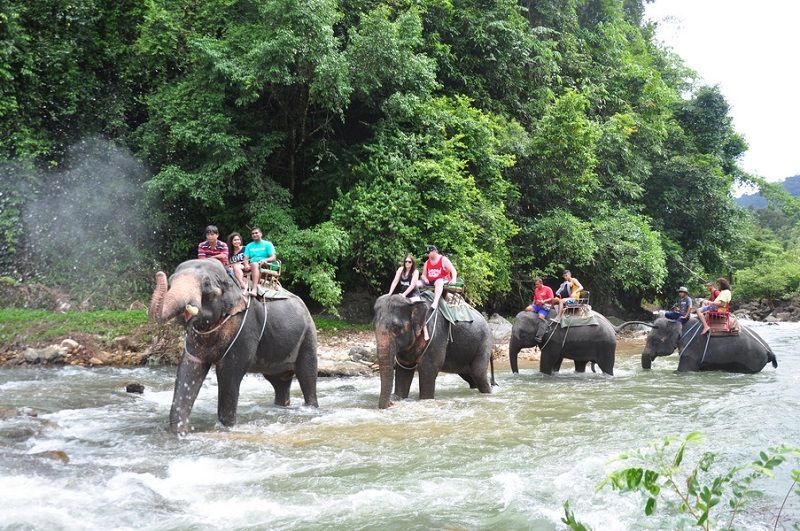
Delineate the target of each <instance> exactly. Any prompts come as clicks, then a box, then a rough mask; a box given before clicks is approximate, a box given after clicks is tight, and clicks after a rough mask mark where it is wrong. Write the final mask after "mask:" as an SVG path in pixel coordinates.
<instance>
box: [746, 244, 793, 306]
mask: <svg viewBox="0 0 800 531" xmlns="http://www.w3.org/2000/svg"><path fill="white" fill-rule="evenodd" d="M798 258H800V251H799V250H797V249H794V250H792V251H788V252H785V253H781V254H770V255H766V256H764V257H762V259H761V261H759V262H757V263H755V264H753V265H752V266H750V267H746V268H744V269H740V270H739V271H737V272H736V274H735V275H734V289H735V292H734V296H735V298H737V299H740V300H752V299H761V298H767V299H790V298H791V297H792V296H794V295H796V294H798V293H800V260H799V259H798Z"/></svg>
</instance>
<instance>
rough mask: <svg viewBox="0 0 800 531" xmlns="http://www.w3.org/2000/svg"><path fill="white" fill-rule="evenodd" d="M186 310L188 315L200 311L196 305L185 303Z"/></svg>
mask: <svg viewBox="0 0 800 531" xmlns="http://www.w3.org/2000/svg"><path fill="white" fill-rule="evenodd" d="M186 311H187V312H188V313H189V314H190V315H197V314H198V313H200V308H198V307H197V306H192V305H191V304H187V305H186Z"/></svg>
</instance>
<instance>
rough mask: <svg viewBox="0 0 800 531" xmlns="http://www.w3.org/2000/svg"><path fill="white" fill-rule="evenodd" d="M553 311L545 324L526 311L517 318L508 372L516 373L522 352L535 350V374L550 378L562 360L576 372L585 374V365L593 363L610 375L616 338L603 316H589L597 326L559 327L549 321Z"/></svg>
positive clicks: (552, 311)
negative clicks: (537, 355)
mask: <svg viewBox="0 0 800 531" xmlns="http://www.w3.org/2000/svg"><path fill="white" fill-rule="evenodd" d="M555 313H556V312H555V310H551V311H550V316H549V318H548V319H547V320H544V319H540V318H539V317H538V316H536V315H535V314H532V313H531V312H528V311H521V312H519V313H518V314H517V317H516V320H515V321H514V325H513V326H512V327H511V342H510V343H509V347H508V357H509V361H510V363H511V371H512V372H514V373H518V372H519V368H518V365H517V358H518V356H519V351H520V350H522V349H523V348H530V347H535V346H538V347H539V348H540V349H541V354H540V356H539V371H540V372H542V373H544V374H553V371H558V370H559V368H560V367H561V361H562V360H563V359H564V358H568V359H571V360H573V361H574V362H575V371H576V372H585V371H586V364H587V363H590V362H591V363H594V364H597V366H598V367H600V370H602V371H603V372H604V373H606V374H611V375H613V374H614V361H615V351H616V348H617V336H616V332H615V329H614V326H613V325H612V324H611V323H610V322H609V321H608V319H606V318H605V317H604V316H603V315H601V314H599V313H598V312H593V315H594V317H595V320H596V322H597V324H589V325H585V326H561V324H560V323H558V322H557V321H553V320H552V317H555Z"/></svg>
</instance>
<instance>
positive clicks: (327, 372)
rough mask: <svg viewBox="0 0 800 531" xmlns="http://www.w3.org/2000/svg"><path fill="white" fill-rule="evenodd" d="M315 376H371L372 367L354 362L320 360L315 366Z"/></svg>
mask: <svg viewBox="0 0 800 531" xmlns="http://www.w3.org/2000/svg"><path fill="white" fill-rule="evenodd" d="M317 375H318V376H320V377H325V376H371V375H372V367H371V366H370V365H367V364H366V363H359V362H355V361H334V360H327V359H320V360H319V361H318V365H317Z"/></svg>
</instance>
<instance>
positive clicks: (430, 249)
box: [425, 245, 439, 254]
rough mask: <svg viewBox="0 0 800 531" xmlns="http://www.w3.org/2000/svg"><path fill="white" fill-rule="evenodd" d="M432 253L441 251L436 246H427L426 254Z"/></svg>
mask: <svg viewBox="0 0 800 531" xmlns="http://www.w3.org/2000/svg"><path fill="white" fill-rule="evenodd" d="M431 251H436V252H439V249H437V248H436V246H435V245H427V246H426V247H425V254H428V253H429V252H431Z"/></svg>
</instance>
